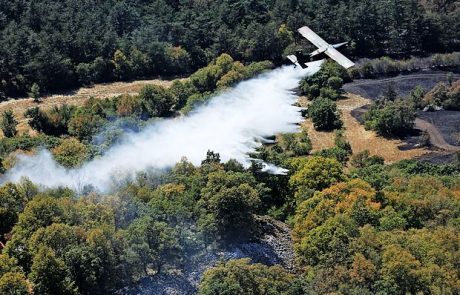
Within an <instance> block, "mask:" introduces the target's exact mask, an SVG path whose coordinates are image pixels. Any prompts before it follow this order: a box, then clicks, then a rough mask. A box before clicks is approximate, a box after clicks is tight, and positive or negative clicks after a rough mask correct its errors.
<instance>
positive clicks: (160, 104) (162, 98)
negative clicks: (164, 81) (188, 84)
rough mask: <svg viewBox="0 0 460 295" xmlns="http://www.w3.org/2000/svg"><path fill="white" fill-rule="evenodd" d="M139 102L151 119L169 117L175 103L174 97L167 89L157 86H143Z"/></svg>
mask: <svg viewBox="0 0 460 295" xmlns="http://www.w3.org/2000/svg"><path fill="white" fill-rule="evenodd" d="M139 100H140V101H141V103H142V106H143V108H144V109H145V110H146V112H147V113H148V114H149V115H150V116H151V117H164V116H167V115H169V114H170V113H171V110H172V107H173V105H174V101H175V100H174V96H173V95H172V93H171V92H170V91H169V90H168V89H165V88H164V87H161V86H158V85H146V86H144V87H143V88H142V89H141V91H140V93H139Z"/></svg>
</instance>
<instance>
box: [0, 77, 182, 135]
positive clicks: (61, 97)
mask: <svg viewBox="0 0 460 295" xmlns="http://www.w3.org/2000/svg"><path fill="white" fill-rule="evenodd" d="M172 82H173V81H172V80H171V81H168V80H159V79H153V80H138V81H134V82H114V83H103V84H96V85H94V86H92V87H82V88H79V89H77V90H75V91H71V92H68V93H65V94H53V95H49V96H44V97H42V101H41V102H40V103H35V102H34V101H33V99H32V98H22V99H12V100H9V101H4V102H1V103H0V113H2V112H3V111H6V110H12V111H13V113H14V115H15V117H16V119H17V120H18V121H19V124H18V127H17V128H18V132H19V134H25V133H28V134H30V135H34V134H35V132H34V131H33V130H32V129H31V128H30V126H29V125H28V124H27V119H26V118H25V117H24V112H25V111H26V110H27V109H28V108H31V107H35V106H38V107H40V108H42V109H44V110H47V109H51V108H52V107H54V106H61V105H64V104H68V105H74V106H79V105H83V104H84V103H85V102H86V101H87V100H88V99H89V98H90V97H94V98H98V99H104V98H109V97H113V96H118V95H123V94H131V95H135V94H137V93H139V91H140V90H141V89H142V87H144V86H145V85H160V86H163V87H166V88H168V87H170V86H171V84H172ZM0 134H1V132H0ZM1 136H3V135H1Z"/></svg>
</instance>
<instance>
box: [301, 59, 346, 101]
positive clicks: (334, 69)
mask: <svg viewBox="0 0 460 295" xmlns="http://www.w3.org/2000/svg"><path fill="white" fill-rule="evenodd" d="M350 80H351V78H350V75H349V74H348V72H347V71H346V70H345V69H344V68H342V67H341V66H340V65H338V64H337V63H335V62H332V61H327V62H325V63H324V64H323V65H322V67H321V70H320V71H319V72H317V73H316V74H314V75H312V76H308V77H306V78H305V79H303V80H302V81H301V82H300V90H301V91H302V94H304V95H306V96H307V97H308V98H309V99H315V98H317V97H318V96H319V95H320V90H321V89H322V88H325V87H328V88H329V89H332V90H334V91H335V92H336V93H337V91H338V90H339V89H340V88H341V87H342V85H343V83H344V82H348V81H350ZM334 96H335V95H334Z"/></svg>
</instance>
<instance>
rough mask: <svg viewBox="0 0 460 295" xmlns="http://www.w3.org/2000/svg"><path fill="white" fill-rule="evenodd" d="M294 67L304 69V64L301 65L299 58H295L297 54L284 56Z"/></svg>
mask: <svg viewBox="0 0 460 295" xmlns="http://www.w3.org/2000/svg"><path fill="white" fill-rule="evenodd" d="M286 57H287V58H288V59H289V60H290V61H291V62H292V63H293V64H294V65H295V66H296V67H301V68H302V69H305V68H306V66H304V65H302V64H300V63H299V60H298V59H297V56H295V55H288V56H286Z"/></svg>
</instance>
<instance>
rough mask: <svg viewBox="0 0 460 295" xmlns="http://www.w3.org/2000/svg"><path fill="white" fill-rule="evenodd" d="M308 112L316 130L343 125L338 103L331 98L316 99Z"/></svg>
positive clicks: (327, 129) (330, 128) (331, 128)
mask: <svg viewBox="0 0 460 295" xmlns="http://www.w3.org/2000/svg"><path fill="white" fill-rule="evenodd" d="M308 114H309V116H310V118H311V120H312V122H313V126H314V127H315V129H316V130H326V131H329V130H334V129H336V128H340V126H342V121H341V120H340V113H339V111H338V110H337V104H336V103H335V102H333V101H332V100H330V99H327V98H318V99H315V100H314V101H313V102H312V103H311V105H310V106H309V107H308Z"/></svg>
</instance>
